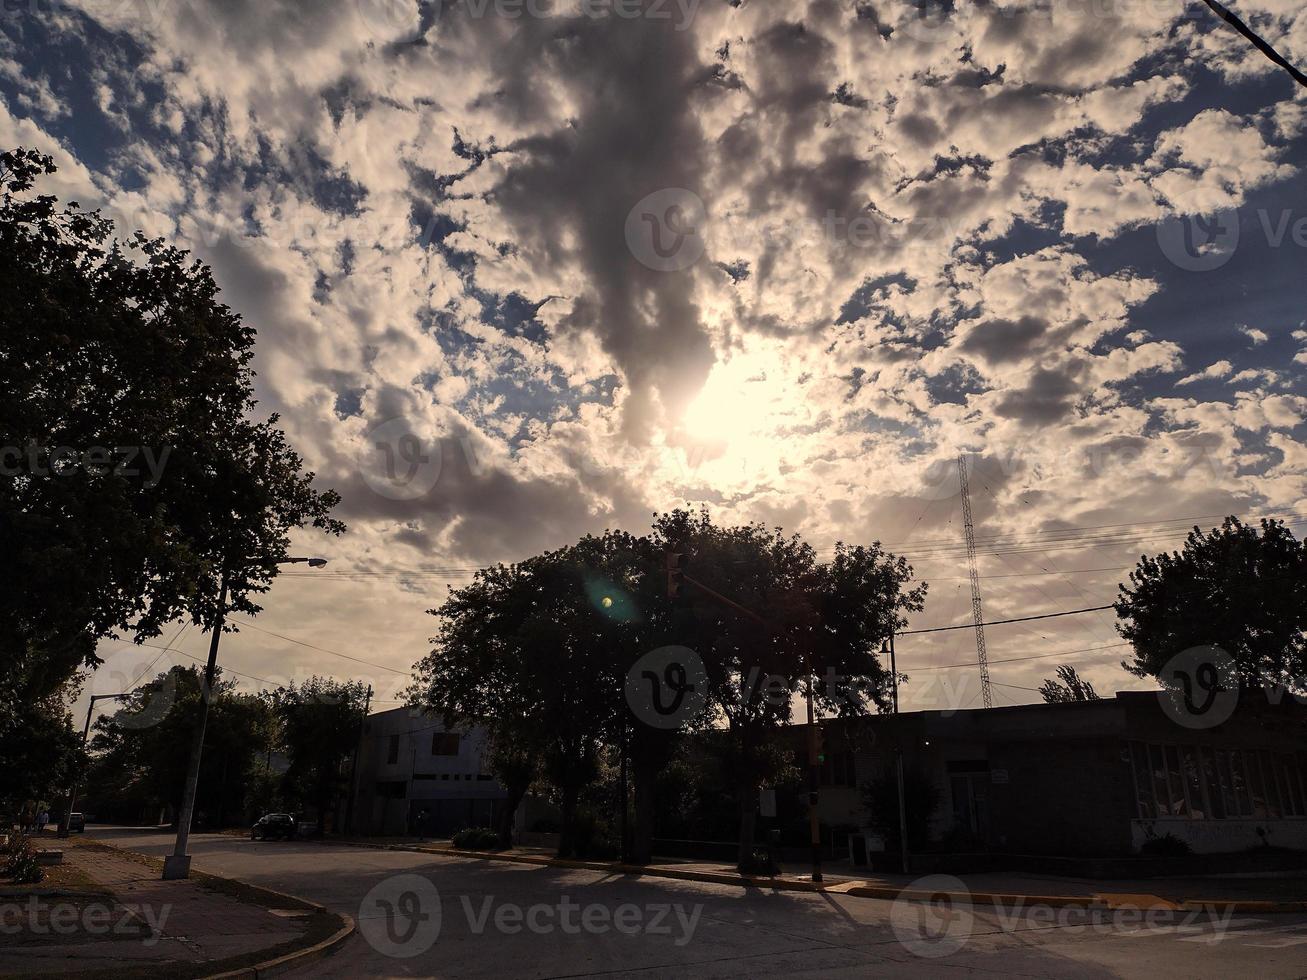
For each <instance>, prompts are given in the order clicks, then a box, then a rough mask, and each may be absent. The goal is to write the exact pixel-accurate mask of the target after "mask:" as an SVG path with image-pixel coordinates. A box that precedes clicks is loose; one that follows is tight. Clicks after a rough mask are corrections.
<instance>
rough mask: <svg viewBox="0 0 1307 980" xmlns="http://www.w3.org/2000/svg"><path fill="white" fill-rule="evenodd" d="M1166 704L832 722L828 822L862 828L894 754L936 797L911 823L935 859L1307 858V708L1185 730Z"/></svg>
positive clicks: (826, 726) (825, 784) (1251, 710)
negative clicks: (1163, 841)
mask: <svg viewBox="0 0 1307 980" xmlns="http://www.w3.org/2000/svg"><path fill="white" fill-rule="evenodd" d="M1163 697H1164V695H1162V694H1161V693H1160V692H1122V693H1119V694H1117V695H1116V696H1115V697H1109V698H1104V699H1102V700H1099V701H1087V702H1074V703H1070V704H1032V705H1019V706H1015V707H1004V708H988V709H975V710H961V711H919V712H911V713H904V714H902V715H900V716H898V717H894V716H873V717H870V718H863V719H855V720H847V721H827V722H824V723H823V732H824V745H825V764H824V766H823V769H822V778H821V782H822V788H821V795H820V798H819V812H820V814H821V819H822V823H823V824H825V825H827V826H828V827H831V828H841V827H843V828H849V827H862V826H865V825H866V824H867V822H868V821H867V816H866V809H865V806H864V800H863V793H862V791H861V787H862V786H863V785H864V784H866V783H867V782H868V781H870V780H872V779H873V778H874V777H876V776H877V774H883V773H887V772H892V771H893V768H892V767H893V766H894V764H895V755H896V751H897V750H899V749H901V750H902V752H903V757H904V763H905V769H906V770H907V771H908V772H909V773H910V774H914V776H915V775H916V774H919V776H920V777H924V779H925V780H927V781H928V782H929V783H930V784H931V785H932V786H933V787H934V789H935V796H936V798H937V800H938V803H937V805H936V807H935V809H934V811H933V812H932V813H931V814H929V815H928V816H925V817H924V818H923V816H922V815H921V814H909V821H910V822H911V821H918V820H922V819H925V820H926V822H927V836H928V837H929V839H930V840H931V842H932V843H931V848H932V849H935V850H939V851H953V852H961V851H988V852H991V853H1007V854H1028V855H1066V856H1124V855H1129V854H1135V853H1139V852H1140V850H1141V848H1144V846H1145V844H1146V842H1147V841H1149V840H1150V839H1156V838H1164V837H1166V835H1171V836H1173V837H1174V838H1177V839H1178V840H1180V841H1183V842H1185V844H1187V845H1188V846H1189V848H1190V849H1191V850H1192V851H1193V852H1194V853H1199V854H1202V853H1208V854H1210V853H1232V852H1239V851H1245V850H1248V849H1250V848H1258V847H1263V846H1265V845H1270V846H1274V847H1282V848H1289V849H1297V850H1307V705H1304V704H1303V703H1301V702H1299V701H1296V700H1295V699H1293V698H1292V697H1290V696H1289V695H1287V694H1285V695H1283V696H1281V697H1279V698H1277V697H1275V696H1274V695H1273V694H1272V695H1270V696H1268V695H1267V693H1265V692H1263V691H1262V690H1260V689H1258V690H1255V691H1245V692H1244V693H1243V695H1242V696H1241V697H1240V699H1239V701H1238V704H1237V707H1236V708H1235V709H1234V711H1233V712H1232V714H1231V715H1230V717H1229V718H1228V719H1227V720H1226V721H1224V722H1222V723H1221V724H1217V725H1213V726H1211V727H1197V726H1194V727H1190V726H1187V725H1185V724H1182V723H1181V722H1178V721H1176V720H1175V719H1174V717H1172V715H1169V714H1168V713H1167V712H1166V711H1165V710H1164V708H1163V700H1162V699H1163ZM799 727H800V731H796V733H795V736H796V744H798V743H800V742H801V741H802V740H803V739H804V738H805V737H806V734H805V733H806V726H799ZM798 753H799V754H800V759H799V761H800V762H801V763H802V762H803V761H804V760H805V759H806V753H805V752H804V751H803V749H802V748H799V749H798ZM906 795H907V796H908V797H909V799H910V798H911V796H912V794H911V792H909V793H908V794H906ZM1168 843H1173V842H1170V841H1168Z"/></svg>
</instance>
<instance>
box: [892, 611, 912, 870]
mask: <svg viewBox="0 0 1307 980" xmlns="http://www.w3.org/2000/svg"><path fill="white" fill-rule="evenodd" d="M889 669H890V676H891V677H892V678H893V679H894V687H893V691H894V697H893V703H894V727H895V729H896V731H895V735H894V740H895V746H894V766H895V770H896V779H897V781H898V787H899V853H900V856H901V857H902V859H903V873H904V874H909V873H910V872H909V871H908V801H907V798H906V796H905V795H904V792H903V726H902V723H901V722H900V721H899V666H898V661H897V659H896V657H895V655H894V634H893V633H892V632H891V633H890V635H889Z"/></svg>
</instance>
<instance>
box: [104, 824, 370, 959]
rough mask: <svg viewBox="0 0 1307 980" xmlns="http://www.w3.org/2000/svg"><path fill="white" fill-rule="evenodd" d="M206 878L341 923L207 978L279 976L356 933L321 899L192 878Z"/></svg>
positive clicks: (351, 921) (127, 851)
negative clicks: (306, 942)
mask: <svg viewBox="0 0 1307 980" xmlns="http://www.w3.org/2000/svg"><path fill="white" fill-rule="evenodd" d="M95 841H96V843H97V844H101V845H103V846H105V847H108V848H111V849H112V850H115V851H122V852H123V853H124V854H131V855H135V856H140V857H147V858H148V857H149V856H148V855H142V854H141V853H140V852H139V851H133V850H131V849H130V848H126V847H118V846H117V845H116V844H110V843H109V842H108V841H103V840H100V839H98V838H96V839H95ZM151 860H153V859H151ZM153 863H155V864H158V863H159V862H157V861H154V862H153ZM205 879H209V880H211V881H221V882H228V883H230V884H233V885H238V886H239V887H241V888H244V889H248V890H249V891H252V892H257V893H259V895H260V896H261V897H262V898H263V899H264V900H265V901H268V902H269V903H270V907H274V908H275V907H286V906H288V905H289V906H290V907H294V908H299V909H301V910H302V911H305V912H314V913H320V914H329V915H333V916H335V917H336V919H337V920H338V921H339V922H340V924H341V925H340V928H339V929H337V930H336V931H335V932H334V933H332V934H331V935H330V936H328V937H327V938H326V939H324V940H322V941H320V942H317V943H314V944H313V945H312V946H306V947H305V948H303V949H297V950H293V951H292V952H289V953H283V954H282V955H281V956H278V957H275V958H273V959H270V960H263V961H262V962H260V963H255V964H254V965H253V966H245V967H240V968H239V969H236V970H228V971H226V972H224V973H212V974H205V976H204V980H235V978H238V977H251V978H258V977H275V976H277V975H278V974H280V973H285V972H286V971H287V970H291V969H296V968H298V967H301V966H304V965H305V964H307V963H312V962H314V961H316V960H320V959H322V958H323V957H324V956H326V955H328V954H329V953H331V952H333V951H334V950H335V949H336V947H337V946H339V945H340V944H341V943H343V942H345V940H347V939H349V937H350V936H352V935H353V934H354V928H355V923H354V919H353V917H351V916H349V915H347V914H346V913H344V912H330V913H328V912H327V909H326V907H325V906H323V905H319V904H318V903H317V902H310V901H309V900H308V899H306V898H300V897H299V896H297V895H288V894H286V893H285V892H279V891H277V890H276V889H273V888H264V887H263V886H262V885H253V884H250V883H249V882H247V881H242V880H241V879H239V878H227V877H224V876H223V875H215V874H209V873H208V872H206V871H197V872H195V878H194V879H192V880H194V881H196V883H197V884H198V883H200V882H203V881H204V880H205ZM110 894H112V893H110ZM238 901H239V899H238Z"/></svg>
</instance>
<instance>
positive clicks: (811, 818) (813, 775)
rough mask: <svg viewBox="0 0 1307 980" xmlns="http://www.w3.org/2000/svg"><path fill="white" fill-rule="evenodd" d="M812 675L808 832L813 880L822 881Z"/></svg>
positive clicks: (817, 739)
mask: <svg viewBox="0 0 1307 980" xmlns="http://www.w3.org/2000/svg"><path fill="white" fill-rule="evenodd" d="M812 680H813V678H812V675H811V674H809V675H808V697H807V701H808V832H809V838H810V840H811V841H812V880H813V881H814V882H818V881H821V816H820V815H819V814H818V812H817V800H818V798H819V797H818V794H819V792H820V789H821V757H822V741H821V730H820V729H818V727H817V724H816V721H815V719H814V717H813V710H812Z"/></svg>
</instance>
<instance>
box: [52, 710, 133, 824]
mask: <svg viewBox="0 0 1307 980" xmlns="http://www.w3.org/2000/svg"><path fill="white" fill-rule="evenodd" d="M130 694H131V692H130V691H128V692H126V693H123V694H92V695H91V700H90V701H88V702H87V705H86V724H85V725H83V726H82V747H83V748H85V747H86V740H87V738H89V737H90V734H91V711H92V710H93V709H94V708H95V702H96V701H113V700H117V699H118V698H125V697H128V696H129V695H130ZM80 789H81V780H80V779H76V778H75V779H74V780H73V785H72V788H71V789H69V790H68V806H67V807H66V808H65V809H64V815H63V817H62V818H60V820H59V830H58V835H59V836H60V837H67V836H68V824H69V821H71V820H72V818H73V811H74V810H76V809H77V794H78V791H79V790H80Z"/></svg>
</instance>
